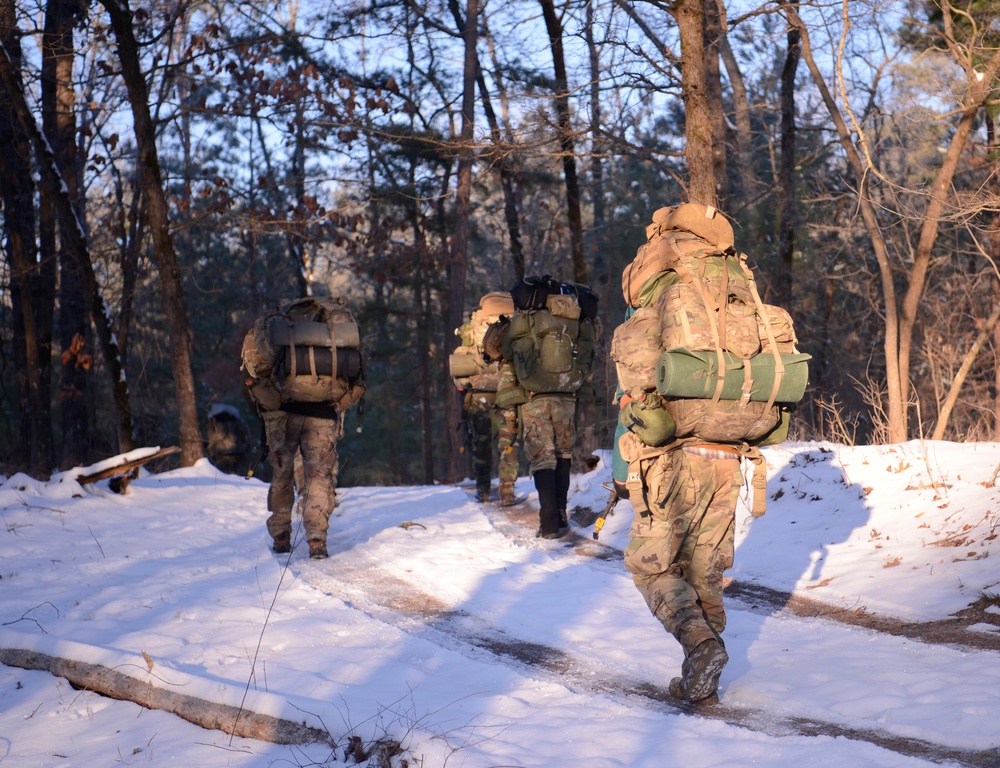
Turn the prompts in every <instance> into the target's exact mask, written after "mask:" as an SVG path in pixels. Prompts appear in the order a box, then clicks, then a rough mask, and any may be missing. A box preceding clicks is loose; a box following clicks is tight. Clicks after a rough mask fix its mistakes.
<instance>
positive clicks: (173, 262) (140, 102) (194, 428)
mask: <svg viewBox="0 0 1000 768" xmlns="http://www.w3.org/2000/svg"><path fill="white" fill-rule="evenodd" d="M103 5H104V7H105V8H106V9H107V11H108V15H109V16H110V18H111V26H112V27H113V28H114V32H115V40H116V41H117V43H118V58H119V61H120V63H121V67H122V78H123V80H124V82H125V87H126V89H127V90H128V97H129V103H130V105H131V107H132V119H133V122H134V127H135V137H136V146H137V148H138V151H139V173H140V179H141V182H142V190H143V196H144V198H145V200H146V218H147V221H148V223H149V227H150V232H151V235H152V239H153V258H154V260H155V261H156V266H157V271H158V273H159V278H160V291H161V295H162V300H163V309H164V312H165V313H166V318H167V325H168V327H169V329H170V359H171V366H172V369H173V373H174V387H175V391H176V395H177V414H178V427H179V439H178V442H179V444H180V448H181V464H182V465H183V466H191V465H192V464H194V463H195V462H196V461H197V460H198V459H200V458H202V457H203V456H204V455H205V452H204V443H203V440H202V436H201V431H200V429H199V427H198V407H197V400H196V397H195V388H194V374H193V372H192V369H191V337H190V331H189V327H188V320H187V313H186V312H185V310H184V292H183V287H182V285H181V271H180V265H179V264H178V263H177V254H176V253H175V252H174V244H173V240H172V239H171V234H170V221H169V219H168V216H167V201H166V196H165V195H164V192H163V180H162V178H161V175H160V162H159V159H158V157H157V153H156V134H155V130H154V128H153V121H152V118H151V116H150V112H149V95H148V92H147V88H146V80H145V77H144V75H143V72H142V69H141V68H140V66H139V47H138V44H137V43H136V39H135V32H134V30H133V29H132V12H131V10H130V9H129V8H128V4H127V3H126V2H125V0H122V1H121V2H118V0H103Z"/></svg>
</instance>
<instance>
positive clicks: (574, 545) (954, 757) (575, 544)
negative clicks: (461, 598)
mask: <svg viewBox="0 0 1000 768" xmlns="http://www.w3.org/2000/svg"><path fill="white" fill-rule="evenodd" d="M508 509H511V508H506V509H504V510H503V511H504V512H506V511H507V510H508ZM499 522H500V525H498V526H497V527H498V529H499V530H501V532H503V533H505V535H506V536H507V537H508V538H512V539H513V540H514V541H515V542H516V543H518V544H519V545H522V546H527V547H530V548H544V549H545V550H546V551H548V552H549V554H550V555H551V556H552V557H556V558H558V557H578V556H581V553H582V556H593V555H588V554H586V552H587V551H589V550H590V547H589V546H584V545H589V543H590V540H587V539H584V538H583V537H582V536H578V539H580V541H576V540H570V541H569V542H568V544H569V545H568V546H563V547H555V548H553V547H552V546H551V542H545V543H542V542H539V541H537V540H536V539H534V538H529V537H528V536H526V535H525V534H524V530H526V529H525V528H524V527H523V525H521V526H519V530H520V533H518V532H516V531H514V530H513V529H512V528H508V525H506V524H504V523H503V522H502V521H499ZM504 529H507V530H504ZM527 530H532V531H533V530H534V529H533V528H529V529H527ZM595 544H596V542H595ZM599 547H601V548H600V549H598V550H597V554H598V555H599V557H598V558H597V559H595V561H594V563H593V565H594V566H595V567H609V568H610V567H611V563H610V562H608V561H607V560H606V559H604V558H603V556H602V555H603V553H604V551H606V550H608V551H610V552H612V553H614V552H615V550H614V549H612V548H610V547H606V546H604V545H599ZM618 556H620V552H619V553H618ZM616 570H617V569H616ZM298 575H299V578H301V579H302V580H303V581H305V582H306V583H308V584H309V585H310V586H312V587H314V588H316V589H318V590H320V591H322V592H324V593H326V594H328V595H330V596H332V597H336V598H338V599H340V600H342V601H343V602H345V603H346V604H347V605H348V606H350V607H352V608H354V609H356V610H358V611H361V612H362V613H364V614H366V615H368V616H370V617H372V618H374V619H376V620H378V621H381V622H384V623H386V624H388V625H390V626H394V627H396V628H397V629H399V630H401V631H403V632H406V633H408V634H412V635H414V636H416V637H419V638H421V639H423V640H426V641H428V642H432V643H434V644H436V645H439V646H440V647H442V648H446V649H448V650H451V651H454V652H458V653H462V654H463V655H466V656H468V657H470V658H472V659H475V660H481V661H484V662H485V663H494V662H495V661H499V662H500V663H502V664H504V665H505V666H507V667H508V668H511V669H513V670H515V671H518V672H521V673H526V674H529V675H533V676H536V677H539V676H540V677H542V678H544V679H546V680H549V681H551V682H554V683H558V684H560V685H562V686H564V687H567V688H569V689H570V690H573V689H578V690H586V691H589V692H591V693H597V694H601V695H605V696H608V697H611V698H614V699H615V700H617V701H619V702H620V703H623V704H625V705H626V706H629V707H636V708H645V709H650V710H653V711H657V712H660V713H663V714H686V715H692V716H697V717H703V718H708V719H711V720H716V721H719V722H723V723H726V724H728V725H731V726H734V727H739V728H746V729H748V730H752V731H756V732H760V733H764V734H767V735H769V736H773V737H779V738H780V737H787V736H794V735H799V736H807V737H812V736H817V737H818V736H824V737H841V738H846V739H851V740H854V741H863V742H867V743H869V744H872V745H874V746H877V747H880V748H883V749H887V750H890V751H892V752H895V753H897V754H900V755H905V756H909V757H915V758H920V759H924V760H929V761H932V762H938V763H953V764H957V765H963V766H969V767H970V768H1000V749H990V750H985V751H978V750H962V749H956V748H953V747H948V746H945V745H942V744H937V743H934V742H930V741H924V740H921V739H915V738H908V737H903V736H897V735H894V734H891V733H886V732H883V731H880V730H877V729H869V728H857V727H851V726H847V725H842V724H839V723H836V722H829V721H823V720H815V719H811V718H801V717H788V716H785V715H781V714H778V713H775V712H769V711H767V710H765V709H756V708H745V707H732V706H727V705H725V704H724V703H720V704H716V705H712V706H701V705H695V704H690V703H688V702H683V701H679V700H677V699H675V698H673V697H672V696H670V694H669V692H668V691H667V689H666V687H665V686H660V685H657V684H655V683H652V682H650V681H646V680H622V679H620V678H612V677H609V676H608V675H607V674H606V671H605V669H604V668H603V667H600V666H597V665H595V664H594V663H593V662H590V661H588V660H587V659H586V658H584V657H583V656H580V655H576V654H573V653H570V652H567V651H566V650H564V649H561V648H555V647H552V646H548V645H544V644H540V643H535V642H531V641H526V640H523V639H520V638H517V637H514V636H511V635H510V634H508V633H506V632H503V631H500V630H494V631H483V630H484V627H485V626H486V622H484V621H483V620H482V617H477V616H475V615H473V614H471V613H469V612H467V611H463V610H461V609H455V608H453V607H451V606H449V605H447V604H445V603H444V602H443V601H441V600H440V599H439V598H437V597H435V596H434V595H431V594H428V593H426V592H423V591H422V590H421V589H420V588H418V587H417V586H415V585H414V584H412V583H410V582H409V581H407V580H405V579H403V578H399V577H396V576H393V575H391V574H387V573H386V572H385V568H384V564H383V563H382V562H381V561H380V560H378V559H376V558H375V557H373V556H371V555H369V554H367V553H366V552H364V551H358V550H356V549H354V550H350V551H348V552H340V553H336V554H334V556H333V557H331V558H330V559H329V560H325V561H318V562H317V561H304V563H303V567H302V568H301V569H300V570H299V574H298ZM748 594H749V595H750V596H752V597H753V599H755V600H758V601H762V602H766V601H767V600H770V599H774V600H781V599H783V598H782V597H780V593H778V596H775V595H769V594H767V593H764V594H763V595H760V594H758V592H756V591H751V592H748ZM779 607H780V608H786V607H787V606H779Z"/></svg>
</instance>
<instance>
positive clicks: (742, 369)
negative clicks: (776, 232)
mask: <svg viewBox="0 0 1000 768" xmlns="http://www.w3.org/2000/svg"><path fill="white" fill-rule="evenodd" d="M622 291H623V294H624V296H625V300H626V301H627V302H628V303H629V306H630V307H632V308H633V312H632V314H631V316H630V317H629V318H628V319H627V320H626V321H625V322H624V323H623V324H622V325H620V326H619V327H618V328H617V329H616V330H615V334H614V338H613V340H612V346H611V356H612V358H613V359H614V360H615V364H616V367H617V371H618V379H619V385H620V387H621V389H622V390H623V391H624V392H626V393H629V394H631V395H632V398H631V400H632V402H631V403H630V404H629V407H628V409H626V410H623V412H622V414H623V423H625V425H626V426H628V427H630V428H631V429H632V431H633V432H634V433H635V434H637V435H638V436H639V437H640V439H641V440H642V441H643V442H644V443H645V444H647V445H652V446H662V445H665V444H667V443H670V442H672V441H677V440H681V439H698V440H703V441H706V442H712V443H732V444H736V445H740V444H744V443H746V444H749V445H761V444H767V443H771V442H780V440H782V439H784V437H785V436H786V435H787V428H788V413H789V409H790V406H791V405H792V404H794V403H796V402H798V401H799V400H800V399H801V398H802V396H803V394H804V392H805V387H806V384H807V381H808V367H807V362H806V361H807V360H808V359H809V355H804V354H799V353H798V351H797V349H796V344H797V339H796V337H795V331H794V329H793V327H792V320H791V317H790V316H789V314H788V313H787V312H785V311H784V310H783V309H781V308H779V307H775V306H771V305H766V304H763V303H762V302H761V300H760V297H759V295H758V293H757V289H756V286H755V284H754V278H753V273H752V272H751V271H750V269H749V267H747V265H746V257H745V256H743V255H740V254H737V253H736V251H735V250H734V248H733V235H732V227H731V226H730V225H729V223H728V222H727V221H726V220H725V218H724V217H723V216H722V215H721V214H719V213H718V212H717V211H715V209H714V208H710V207H706V206H702V205H697V204H693V203H685V204H683V205H680V206H674V207H671V208H661V209H660V210H658V211H657V212H656V213H655V214H654V215H653V223H652V224H651V225H650V226H649V227H647V242H646V243H645V244H644V245H642V246H640V248H639V250H638V252H637V254H636V258H635V260H634V261H633V262H632V263H631V264H629V265H628V266H627V267H626V268H625V270H624V272H623V274H622ZM639 410H649V411H650V414H648V415H647V416H644V415H643V414H642V413H639V412H638V411H639ZM651 424H655V425H656V428H655V429H650V428H649V425H651Z"/></svg>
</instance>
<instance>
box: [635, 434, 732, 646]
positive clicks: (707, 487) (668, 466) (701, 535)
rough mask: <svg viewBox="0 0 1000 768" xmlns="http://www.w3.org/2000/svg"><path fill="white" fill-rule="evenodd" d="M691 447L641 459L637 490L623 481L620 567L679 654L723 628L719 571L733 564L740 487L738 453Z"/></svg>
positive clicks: (721, 583) (724, 621)
mask: <svg viewBox="0 0 1000 768" xmlns="http://www.w3.org/2000/svg"><path fill="white" fill-rule="evenodd" d="M698 451H699V449H698V448H692V449H689V448H682V449H679V450H673V451H669V452H667V453H663V454H660V455H658V456H654V457H651V458H649V459H644V460H642V465H641V467H640V476H641V479H642V487H641V488H638V487H637V488H635V489H633V488H632V484H633V483H634V482H635V480H634V479H632V480H630V483H629V497H630V499H632V500H633V506H634V507H635V509H636V516H635V520H634V522H633V525H632V530H631V531H630V532H629V536H630V538H631V541H630V542H629V545H628V547H626V549H625V568H626V569H627V570H628V571H629V572H630V573H631V574H632V579H633V581H634V582H635V585H636V587H637V588H638V590H639V592H640V593H641V594H642V596H643V598H644V599H645V601H646V605H648V606H649V610H650V611H651V612H652V614H653V615H654V616H655V617H656V618H657V619H658V620H659V621H660V623H661V624H663V627H664V628H665V629H666V630H667V631H668V632H670V633H671V634H672V635H673V636H674V637H676V638H677V640H678V641H679V642H680V644H681V647H682V648H683V649H684V652H685V655H687V654H688V653H690V652H691V651H692V650H694V648H696V647H697V646H698V645H699V644H700V643H701V642H703V641H704V640H708V639H710V638H716V639H719V638H720V635H721V634H722V631H723V630H724V629H725V628H726V612H725V609H724V608H723V605H722V586H723V573H724V572H725V571H726V570H727V569H728V568H730V567H731V566H732V564H733V538H734V528H735V515H736V503H737V500H738V498H739V493H740V489H741V487H742V485H743V472H742V470H741V468H740V461H739V457H738V456H736V455H734V456H732V458H729V456H728V454H722V456H725V458H720V457H719V455H713V456H711V457H710V456H706V455H702V454H699V453H698ZM704 453H707V452H704ZM634 470H635V465H634V464H633V466H632V467H631V468H630V473H631V472H633V471H634ZM632 477H633V478H635V475H633V476H632ZM643 507H648V510H646V511H645V512H644V510H643Z"/></svg>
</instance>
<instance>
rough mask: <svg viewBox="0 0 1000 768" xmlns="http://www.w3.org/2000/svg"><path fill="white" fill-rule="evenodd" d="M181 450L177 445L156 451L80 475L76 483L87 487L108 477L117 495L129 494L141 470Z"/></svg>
mask: <svg viewBox="0 0 1000 768" xmlns="http://www.w3.org/2000/svg"><path fill="white" fill-rule="evenodd" d="M178 451H180V448H179V447H178V446H176V445H172V446H170V447H169V448H161V449H160V450H158V451H156V453H150V454H147V455H145V456H140V457H139V458H137V459H129V460H128V461H124V462H122V463H121V464H116V465H115V466H113V467H107V468H106V469H102V470H100V471H98V472H94V473H92V474H89V475H80V476H79V477H77V478H76V481H77V482H78V483H79V484H80V485H86V484H87V483H96V482H97V481H98V480H103V479H105V478H106V477H110V478H111V480H110V481H109V484H108V486H109V487H110V488H111V490H112V491H114V492H115V493H122V494H124V493H128V485H129V483H131V482H132V481H133V480H135V479H136V478H137V477H138V476H139V469H140V468H141V467H143V466H144V465H146V464H148V463H149V462H151V461H153V460H154V459H162V458H163V457H164V456H170V455H171V454H174V453H177V452H178Z"/></svg>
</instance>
